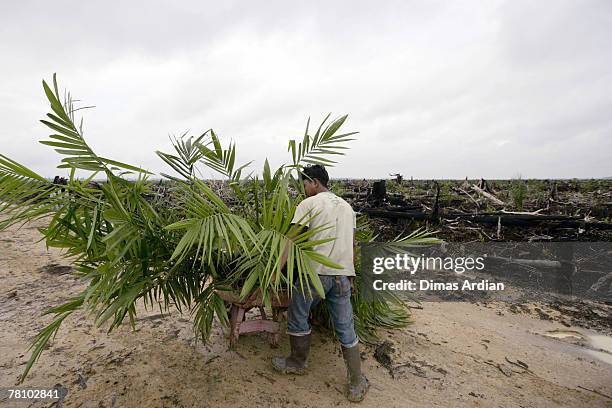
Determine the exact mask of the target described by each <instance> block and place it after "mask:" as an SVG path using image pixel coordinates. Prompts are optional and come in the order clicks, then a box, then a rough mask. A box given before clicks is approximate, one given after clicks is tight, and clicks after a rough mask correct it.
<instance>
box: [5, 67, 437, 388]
mask: <svg viewBox="0 0 612 408" xmlns="http://www.w3.org/2000/svg"><path fill="white" fill-rule="evenodd" d="M43 88H44V91H45V94H46V96H47V99H48V100H49V102H50V107H51V112H50V113H48V114H47V117H46V118H45V120H42V123H44V124H45V125H46V126H47V127H48V128H50V129H51V130H52V131H53V133H52V134H51V135H50V136H49V139H47V140H43V141H41V143H43V144H45V145H48V146H51V147H52V148H54V149H55V151H56V152H57V153H59V154H60V155H61V156H63V158H62V159H61V162H60V164H59V166H58V168H61V169H66V171H67V172H68V173H69V178H68V181H67V183H66V184H65V185H57V184H54V183H53V182H52V181H50V180H48V179H46V178H45V177H43V176H41V175H39V174H37V173H36V172H34V171H32V170H30V169H28V168H27V167H25V166H23V165H21V164H19V163H18V162H16V161H14V160H12V159H10V158H8V157H6V156H4V155H0V214H2V215H3V219H2V220H1V221H0V230H2V229H5V228H7V227H8V226H10V225H14V224H16V223H24V222H28V221H32V220H36V219H41V218H44V220H48V223H47V222H45V225H46V226H45V227H44V228H41V229H40V232H41V233H42V234H43V238H44V239H45V241H46V243H47V245H48V246H49V247H55V248H62V249H63V250H64V253H65V255H66V257H69V258H70V260H71V262H72V263H73V265H74V267H75V273H76V274H78V275H79V276H80V277H81V278H82V279H83V280H84V281H85V282H86V283H87V286H86V288H85V290H83V292H82V293H80V294H79V295H78V296H76V297H74V298H73V299H70V300H69V301H68V302H66V303H64V304H61V305H59V306H57V307H53V308H51V309H49V310H47V311H46V312H45V314H53V315H54V317H55V318H54V320H53V321H52V323H51V324H49V325H48V326H46V327H45V328H43V329H42V330H41V331H40V332H39V333H38V334H37V335H36V336H35V338H34V339H33V342H32V349H33V351H32V354H31V357H30V359H29V361H28V363H27V365H26V367H25V371H24V373H23V375H22V380H23V379H24V378H25V376H26V375H27V373H28V372H29V370H30V369H31V367H32V365H33V364H34V362H35V361H36V360H37V359H38V357H39V356H40V354H41V353H42V351H43V349H44V348H45V346H46V344H47V343H48V341H49V340H50V339H51V337H52V336H54V335H55V333H56V332H57V331H58V330H59V328H60V326H61V324H62V322H63V321H64V319H66V317H68V316H69V315H70V314H71V313H73V312H74V311H75V310H78V309H85V310H87V311H88V312H90V314H91V315H92V316H93V318H94V319H95V322H96V324H97V325H102V324H105V323H106V324H108V327H109V331H111V330H112V329H113V328H115V327H117V326H118V325H120V324H122V322H124V320H125V318H126V317H127V318H128V319H129V322H130V323H131V325H132V327H135V320H136V319H135V317H136V313H137V309H136V304H137V302H139V301H140V302H142V303H143V304H144V306H145V307H146V308H152V307H153V306H156V307H161V308H162V310H168V309H169V308H170V307H176V308H177V309H178V310H179V311H180V312H181V313H183V312H188V313H191V314H192V315H193V321H194V329H195V331H196V333H197V334H198V335H199V336H201V337H202V338H203V339H204V340H206V339H207V338H208V336H209V334H210V332H211V328H212V324H213V320H214V318H215V316H216V317H217V319H218V320H219V321H220V322H221V324H224V325H226V324H227V323H228V317H227V312H226V307H225V304H224V301H223V299H221V297H219V295H218V291H219V290H234V291H237V292H239V293H240V295H241V296H242V297H246V296H248V295H249V294H251V293H252V292H253V291H254V290H257V289H259V290H261V293H262V294H263V300H264V303H265V304H267V305H270V303H271V299H272V297H273V296H275V294H277V293H279V291H281V290H289V291H291V290H292V288H293V284H294V280H299V281H300V282H306V281H309V282H310V283H311V284H312V286H313V287H314V288H315V290H317V291H319V292H322V286H321V282H320V280H319V278H318V275H317V274H316V272H315V265H316V264H324V265H327V266H330V267H334V266H335V264H334V263H333V262H332V261H331V260H330V259H328V258H326V257H325V256H323V255H321V254H319V253H317V252H316V251H315V250H314V247H315V246H316V245H318V244H320V243H321V242H322V241H317V240H314V239H313V235H314V234H316V232H317V230H315V229H311V230H306V231H301V230H300V231H296V230H294V228H295V227H294V226H293V225H292V224H291V220H292V218H293V214H294V212H295V208H296V206H297V204H298V203H299V201H300V200H301V199H302V198H303V197H304V192H303V185H302V182H301V175H300V171H299V170H300V168H301V167H302V166H303V165H304V164H306V163H308V164H313V163H318V164H323V165H327V166H332V165H333V164H335V162H334V161H333V160H331V159H330V157H332V156H333V155H342V154H344V150H345V149H347V146H346V144H347V142H349V141H351V140H353V139H351V136H353V135H354V134H356V132H349V133H342V132H340V128H341V127H342V125H343V124H344V122H345V121H346V118H347V117H346V116H342V117H340V118H338V119H336V120H333V121H330V122H329V123H328V119H329V115H328V116H327V117H326V118H325V120H323V122H322V123H321V125H320V126H319V127H318V128H317V129H316V132H315V133H314V135H311V132H310V129H309V125H307V126H306V131H305V133H304V137H303V138H302V139H301V141H294V140H291V141H290V142H289V151H290V152H291V162H290V163H288V164H285V165H282V166H280V167H279V168H278V169H276V170H275V171H272V170H271V169H270V166H269V163H268V161H267V160H266V161H265V164H264V167H263V172H262V173H261V178H260V176H259V175H253V174H252V173H251V174H249V175H247V176H243V174H242V172H243V170H244V169H245V168H246V167H247V166H248V165H249V164H250V163H247V164H243V165H238V164H237V163H236V145H235V144H234V143H230V144H229V145H228V146H227V147H226V148H224V147H223V146H222V144H221V140H220V139H219V137H218V136H217V135H216V133H215V132H214V131H213V130H208V131H207V132H205V133H204V134H203V135H201V136H200V137H197V138H193V137H187V136H186V135H183V136H182V137H180V138H175V139H173V147H174V150H175V151H174V152H172V153H165V152H159V151H158V152H157V154H158V156H159V157H160V158H161V159H162V160H163V161H164V162H165V163H167V164H168V165H169V167H170V168H171V169H172V170H173V171H174V172H175V174H174V175H169V174H163V173H162V176H163V177H164V178H165V179H167V180H168V183H167V184H166V187H167V189H168V190H169V194H170V196H171V199H168V197H167V194H161V193H160V190H159V188H158V183H157V182H155V181H153V180H151V176H152V173H150V172H149V171H147V170H144V169H142V168H138V167H136V166H132V165H129V164H126V163H121V162H118V161H115V160H112V159H108V158H105V157H101V156H98V155H97V154H96V153H95V152H94V151H93V150H92V149H91V147H90V146H89V145H88V144H87V142H86V141H85V139H84V137H83V122H82V119H81V121H80V123H79V125H78V126H77V125H76V123H77V122H76V119H75V113H76V112H77V111H78V110H79V108H76V107H75V106H74V100H73V98H72V97H71V95H70V94H69V93H65V94H64V96H63V98H60V93H59V89H58V85H57V81H56V77H55V75H54V77H53V83H52V86H49V84H48V83H47V82H45V81H43ZM201 166H205V167H206V168H208V169H212V170H214V171H216V172H218V173H219V174H220V175H222V176H223V177H224V178H225V179H226V181H225V186H226V188H227V190H228V197H224V198H223V199H222V198H221V197H220V194H219V192H218V191H216V190H214V189H213V188H211V186H210V183H209V182H207V181H204V180H203V179H202V178H201V176H200V167H201ZM77 170H78V171H79V172H80V173H83V172H84V173H85V174H87V177H85V178H82V177H81V178H79V177H77V176H76V172H77ZM94 179H98V180H99V179H102V180H104V181H103V182H100V183H96V182H93V180H94ZM289 237H292V239H290V238H289ZM374 238H375V237H374V235H373V234H372V231H371V230H370V229H369V227H368V226H367V222H366V221H365V220H364V219H362V218H361V219H360V222H359V231H358V239H359V240H360V241H362V242H364V241H365V242H368V241H372V240H374ZM431 240H432V238H431V237H429V236H428V234H426V233H424V232H419V233H416V234H412V235H410V236H407V237H398V239H397V240H396V242H395V243H396V244H418V243H428V242H431ZM285 251H287V252H288V262H287V267H286V271H285V273H278V271H279V269H280V262H281V257H282V254H283V253H284V252H285ZM376 296H378V298H377V299H375V300H368V301H367V302H365V301H362V300H361V298H360V297H359V295H358V294H356V295H355V296H353V302H354V309H355V315H356V325H357V330H358V332H359V335H360V337H361V338H362V340H364V341H367V342H370V341H375V340H376V328H378V327H385V328H394V327H401V326H403V325H405V324H407V323H408V317H409V315H408V313H407V309H406V308H404V307H403V303H402V302H401V301H400V300H399V299H397V298H396V297H394V296H393V295H392V294H390V293H385V292H381V293H378V294H377V295H376ZM322 312H323V313H324V310H323V311H322Z"/></svg>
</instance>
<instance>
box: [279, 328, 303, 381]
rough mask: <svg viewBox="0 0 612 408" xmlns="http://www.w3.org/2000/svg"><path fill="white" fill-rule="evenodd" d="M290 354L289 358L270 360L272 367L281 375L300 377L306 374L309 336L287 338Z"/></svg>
mask: <svg viewBox="0 0 612 408" xmlns="http://www.w3.org/2000/svg"><path fill="white" fill-rule="evenodd" d="M289 344H291V354H290V355H289V357H274V358H272V367H274V369H275V370H276V371H278V372H281V373H283V374H297V375H302V374H305V373H306V369H307V368H308V364H307V363H306V360H307V359H308V352H309V350H310V334H307V335H306V336H289Z"/></svg>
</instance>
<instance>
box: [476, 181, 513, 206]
mask: <svg viewBox="0 0 612 408" xmlns="http://www.w3.org/2000/svg"><path fill="white" fill-rule="evenodd" d="M472 190H474V191H476V192H477V193H478V194H480V195H481V196H483V197H485V198H488V199H489V200H490V201H491V202H493V203H494V204H497V205H499V206H502V207H504V206H505V205H506V203H504V202H503V201H502V200H500V199H499V198H497V197H495V196H494V195H493V194H491V193H488V192H486V191H484V190H483V189H482V188H480V187H478V186H477V185H473V186H472Z"/></svg>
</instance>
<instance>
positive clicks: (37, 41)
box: [0, 0, 612, 178]
mask: <svg viewBox="0 0 612 408" xmlns="http://www.w3.org/2000/svg"><path fill="white" fill-rule="evenodd" d="M0 39H1V41H0V55H2V64H1V68H0V69H1V70H2V71H1V72H2V75H1V76H0V122H1V126H0V153H3V154H6V155H8V156H9V157H11V158H13V159H16V160H18V161H20V162H21V163H23V164H26V165H28V166H31V167H32V168H33V169H35V170H37V171H39V172H41V173H42V174H44V175H48V176H52V175H55V174H60V170H56V169H55V168H54V167H55V166H56V165H57V162H58V161H59V159H60V158H59V156H58V155H57V154H56V153H55V152H54V151H53V150H51V149H50V148H48V147H46V146H43V145H40V144H39V143H37V141H38V140H41V139H43V138H44V137H45V136H46V135H47V133H48V132H47V130H46V128H45V127H44V126H43V125H42V124H40V123H39V122H38V119H41V118H42V117H43V115H44V114H45V113H46V112H47V108H48V104H47V103H46V101H45V98H44V94H43V91H42V86H41V80H42V79H43V78H47V79H50V78H51V76H52V74H53V72H57V73H58V77H59V81H60V86H61V87H66V88H68V89H69V90H70V91H72V93H73V94H75V95H76V96H77V97H78V98H80V99H81V100H83V102H84V104H86V105H96V108H95V109H92V110H89V111H87V112H86V113H85V136H86V138H87V140H88V141H89V143H90V144H91V145H92V147H93V148H94V149H95V150H96V151H97V152H98V153H99V154H100V155H103V156H106V157H112V158H115V159H117V160H121V161H125V162H128V163H131V164H135V165H141V166H144V167H147V168H149V169H151V170H154V171H160V170H161V171H163V170H165V169H166V168H165V165H164V164H163V162H161V160H160V159H158V158H157V156H156V155H155V154H154V151H155V150H158V149H161V150H164V149H166V150H167V149H169V142H168V135H169V134H182V133H183V132H185V131H190V132H191V133H192V134H194V135H197V134H199V133H201V132H203V131H205V130H206V129H209V128H211V127H212V128H213V129H215V131H216V132H217V133H218V134H219V135H220V136H221V137H223V138H224V139H225V140H230V139H233V140H235V141H236V142H237V144H238V159H239V160H240V161H248V160H254V161H255V163H254V167H255V170H257V169H259V168H260V167H261V165H262V163H263V160H264V158H265V157H268V158H270V159H271V161H272V163H273V164H280V163H281V162H283V161H285V160H287V159H288V157H289V156H288V153H287V151H286V149H287V140H288V139H290V138H298V137H301V134H302V133H303V129H304V126H305V123H306V119H307V118H308V117H309V116H310V117H311V118H312V121H313V122H318V121H320V120H321V119H322V118H323V117H324V116H325V114H326V113H328V112H331V113H332V115H333V116H339V115H341V114H344V113H348V114H349V119H348V121H347V123H346V125H345V127H346V130H357V131H360V132H361V133H360V134H359V135H358V140H357V141H355V142H353V144H352V148H351V150H350V151H349V152H348V154H347V156H346V157H344V158H343V159H342V161H341V163H340V164H339V165H338V166H337V167H336V168H334V169H330V174H331V176H332V177H356V178H357V177H359V178H361V177H366V178H378V177H384V176H388V174H389V173H392V172H401V173H403V174H404V176H406V177H410V176H414V177H415V178H463V177H466V176H468V177H470V178H473V177H485V178H510V177H513V176H516V175H518V174H521V175H522V176H523V177H524V178H548V177H555V178H566V177H605V176H612V164H611V163H612V52H611V47H610V44H611V43H612V1H610V0H599V1H595V0H593V1H590V0H581V1H578V0H574V1H566V0H550V1H543V0H539V1H523V0H509V1H494V0H486V1H431V0H427V1H426V0H421V1H406V0H403V1H355V0H352V1H325V2H323V1H308V2H289V1H216V2H205V1H172V2H171V1H130V2H113V1H61V0H58V1H53V2H50V1H14V2H9V1H3V2H2V3H1V5H0Z"/></svg>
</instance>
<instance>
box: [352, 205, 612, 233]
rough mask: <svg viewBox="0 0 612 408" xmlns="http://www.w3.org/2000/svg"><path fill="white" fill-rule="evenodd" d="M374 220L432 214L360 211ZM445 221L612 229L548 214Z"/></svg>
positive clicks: (499, 214) (498, 214) (454, 217)
mask: <svg viewBox="0 0 612 408" xmlns="http://www.w3.org/2000/svg"><path fill="white" fill-rule="evenodd" d="M359 211H360V212H361V213H363V214H367V215H368V216H370V217H374V218H388V219H413V220H429V219H431V213H426V212H422V211H398V210H397V209H392V210H389V209H384V208H362V209H360V210H359ZM441 217H442V218H443V219H445V220H458V219H462V220H466V221H470V222H473V223H477V224H493V225H504V226H517V227H522V226H530V225H533V224H539V223H552V224H555V225H554V226H555V227H560V228H585V229H586V228H593V229H602V230H608V229H612V223H605V222H593V221H585V220H584V218H582V217H578V216H569V215H547V214H506V213H503V212H495V213H486V214H465V213H450V214H441Z"/></svg>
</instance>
